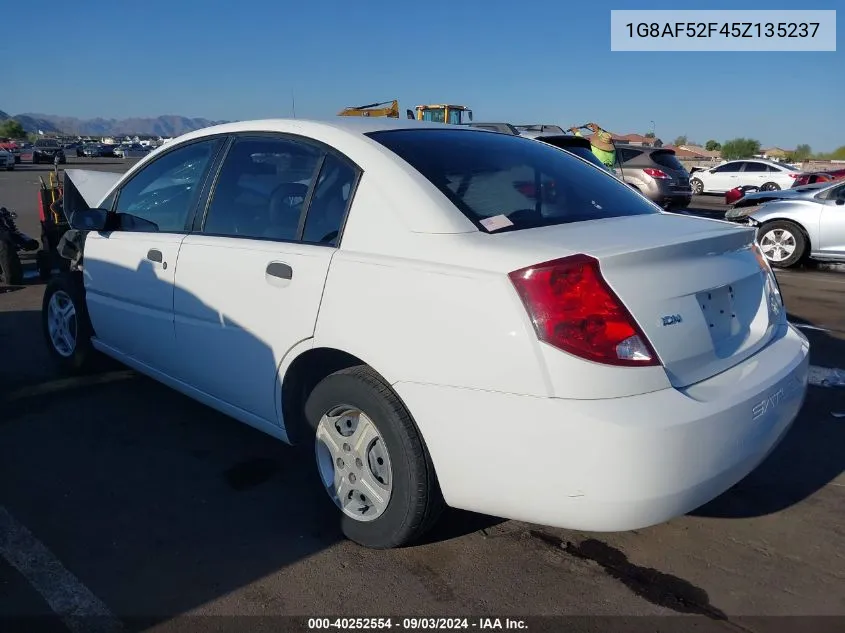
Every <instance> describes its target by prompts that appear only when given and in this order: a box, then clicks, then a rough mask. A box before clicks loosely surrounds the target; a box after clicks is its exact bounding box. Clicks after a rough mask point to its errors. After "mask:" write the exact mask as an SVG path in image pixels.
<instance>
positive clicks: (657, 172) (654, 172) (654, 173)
mask: <svg viewBox="0 0 845 633" xmlns="http://www.w3.org/2000/svg"><path fill="white" fill-rule="evenodd" d="M643 171H644V172H645V173H647V174H648V175H649V176H651V177H652V178H660V179H662V180H667V179H669V177H670V176H669V174H667V173H666V172H665V171H663V170H662V169H652V168H651V167H646V168H645V169H643Z"/></svg>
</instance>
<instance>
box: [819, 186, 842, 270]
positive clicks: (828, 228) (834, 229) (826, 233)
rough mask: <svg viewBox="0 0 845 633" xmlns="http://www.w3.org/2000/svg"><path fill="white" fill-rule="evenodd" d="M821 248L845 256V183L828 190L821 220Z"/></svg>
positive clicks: (824, 251)
mask: <svg viewBox="0 0 845 633" xmlns="http://www.w3.org/2000/svg"><path fill="white" fill-rule="evenodd" d="M819 250H820V251H821V252H822V253H824V254H825V255H830V256H837V257H845V183H843V184H841V185H839V186H838V187H836V188H835V189H832V190H831V191H829V192H828V195H827V199H826V200H825V201H824V205H823V208H822V212H821V219H820V221H819Z"/></svg>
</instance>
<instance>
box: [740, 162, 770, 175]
mask: <svg viewBox="0 0 845 633" xmlns="http://www.w3.org/2000/svg"><path fill="white" fill-rule="evenodd" d="M745 171H754V172H760V173H763V172H766V171H769V165H766V164H764V163H745Z"/></svg>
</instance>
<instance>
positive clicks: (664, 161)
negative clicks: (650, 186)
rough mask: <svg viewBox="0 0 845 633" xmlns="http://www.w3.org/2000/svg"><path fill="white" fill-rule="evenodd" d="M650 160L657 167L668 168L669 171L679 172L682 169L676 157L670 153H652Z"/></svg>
mask: <svg viewBox="0 0 845 633" xmlns="http://www.w3.org/2000/svg"><path fill="white" fill-rule="evenodd" d="M651 160H653V161H654V162H655V163H657V164H658V165H662V166H663V167H668V168H669V169H677V170H679V171H680V170H682V169H683V168H684V166H683V165H682V164H681V161H679V160H678V157H677V156H675V154H674V153H672V152H652V153H651Z"/></svg>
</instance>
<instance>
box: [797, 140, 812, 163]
mask: <svg viewBox="0 0 845 633" xmlns="http://www.w3.org/2000/svg"><path fill="white" fill-rule="evenodd" d="M812 155H813V150H812V148H811V147H810V146H809V145H806V144H804V145H799V146H798V147H796V148H795V151H794V152H792V160H795V161H798V162H801V161H805V160H807V159H808V158H810V156H812Z"/></svg>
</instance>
